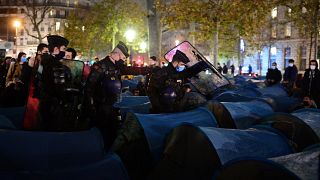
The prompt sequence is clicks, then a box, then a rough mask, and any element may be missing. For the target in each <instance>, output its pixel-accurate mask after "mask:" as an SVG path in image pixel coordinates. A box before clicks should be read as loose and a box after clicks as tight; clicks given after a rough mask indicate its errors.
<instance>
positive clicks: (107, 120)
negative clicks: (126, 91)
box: [84, 42, 149, 146]
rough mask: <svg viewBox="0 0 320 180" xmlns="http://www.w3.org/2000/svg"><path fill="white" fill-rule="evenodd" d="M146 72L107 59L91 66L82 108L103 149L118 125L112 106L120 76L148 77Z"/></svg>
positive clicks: (118, 91)
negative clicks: (98, 136) (93, 127)
mask: <svg viewBox="0 0 320 180" xmlns="http://www.w3.org/2000/svg"><path fill="white" fill-rule="evenodd" d="M117 48H119V49H120V50H121V51H122V52H123V54H124V55H125V56H126V57H128V56H129V54H128V49H127V47H126V46H125V45H124V43H122V42H120V43H119V44H118V45H117ZM148 72H149V68H145V67H127V66H126V65H125V64H124V61H123V60H119V61H116V62H115V63H113V62H112V61H111V59H110V57H109V56H107V57H106V58H104V59H102V60H100V61H99V62H97V63H96V64H94V65H93V67H92V69H91V72H90V74H89V77H88V79H87V83H86V86H85V89H84V93H85V106H84V107H85V108H86V109H87V112H88V114H87V115H86V116H87V117H89V118H90V119H91V122H92V125H93V126H97V127H98V128H99V129H100V131H101V132H102V134H103V136H104V140H105V144H106V146H109V145H111V143H112V141H113V139H114V138H115V136H116V131H117V128H118V123H119V121H118V120H117V116H118V115H117V114H118V110H117V109H115V108H114V107H113V104H114V103H115V102H117V101H118V100H119V98H120V93H121V88H122V84H121V75H139V74H147V73H148Z"/></svg>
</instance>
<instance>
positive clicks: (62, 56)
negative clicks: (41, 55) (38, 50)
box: [55, 51, 66, 60]
mask: <svg viewBox="0 0 320 180" xmlns="http://www.w3.org/2000/svg"><path fill="white" fill-rule="evenodd" d="M65 55H66V52H64V51H60V52H59V54H56V55H55V57H56V58H57V59H58V60H60V59H63V58H64V56H65Z"/></svg>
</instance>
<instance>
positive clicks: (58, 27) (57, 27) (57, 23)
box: [56, 22, 60, 31]
mask: <svg viewBox="0 0 320 180" xmlns="http://www.w3.org/2000/svg"><path fill="white" fill-rule="evenodd" d="M59 30H60V22H56V31H59Z"/></svg>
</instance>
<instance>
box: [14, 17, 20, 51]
mask: <svg viewBox="0 0 320 180" xmlns="http://www.w3.org/2000/svg"><path fill="white" fill-rule="evenodd" d="M20 26H21V22H20V21H18V20H14V21H13V27H15V28H16V53H18V28H19V27H20Z"/></svg>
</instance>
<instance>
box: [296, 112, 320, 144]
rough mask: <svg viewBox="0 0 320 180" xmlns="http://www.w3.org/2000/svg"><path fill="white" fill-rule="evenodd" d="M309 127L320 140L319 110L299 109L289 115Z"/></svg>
mask: <svg viewBox="0 0 320 180" xmlns="http://www.w3.org/2000/svg"><path fill="white" fill-rule="evenodd" d="M291 114H292V115H293V116H296V117H298V118H299V119H301V120H302V121H303V122H305V123H306V124H308V125H309V127H311V128H312V129H313V131H314V132H315V133H316V134H317V136H318V137H319V138H320V110H319V109H300V110H297V111H294V112H293V113H291Z"/></svg>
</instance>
